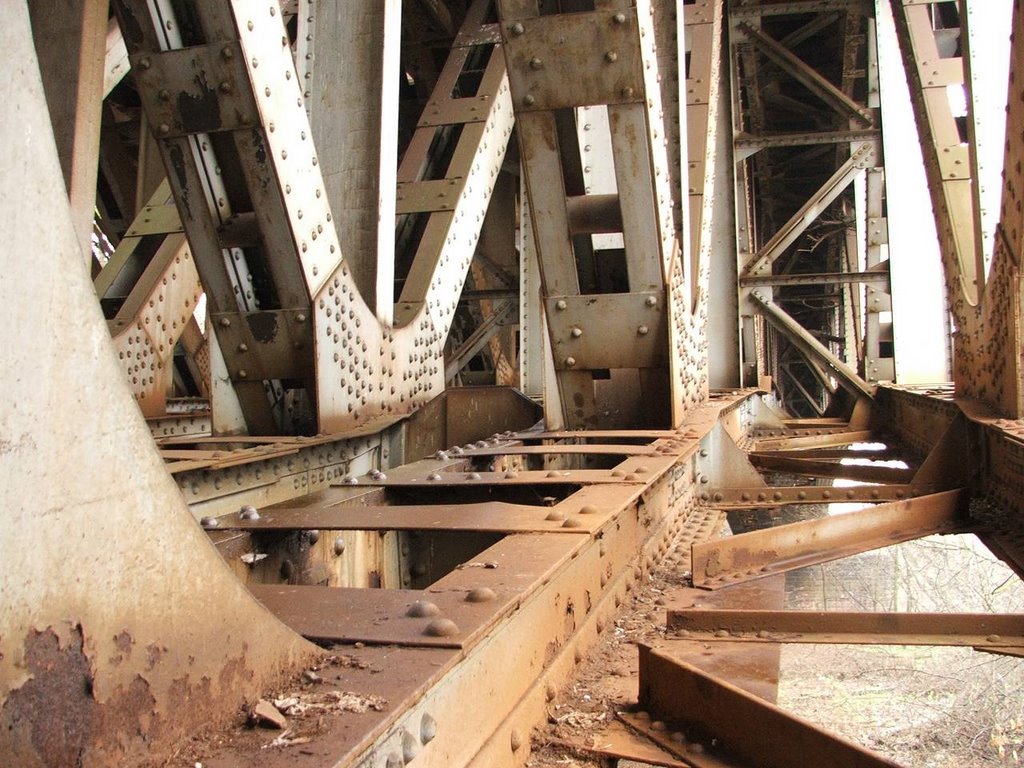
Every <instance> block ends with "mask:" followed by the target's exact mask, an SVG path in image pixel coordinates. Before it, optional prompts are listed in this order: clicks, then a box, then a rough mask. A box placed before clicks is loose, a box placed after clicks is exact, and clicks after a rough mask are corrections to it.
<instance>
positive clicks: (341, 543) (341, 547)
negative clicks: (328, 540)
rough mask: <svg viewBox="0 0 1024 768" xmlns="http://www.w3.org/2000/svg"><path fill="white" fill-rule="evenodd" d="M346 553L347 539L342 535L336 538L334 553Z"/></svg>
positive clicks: (339, 554) (337, 554)
mask: <svg viewBox="0 0 1024 768" xmlns="http://www.w3.org/2000/svg"><path fill="white" fill-rule="evenodd" d="M344 553H345V539H343V538H342V537H341V536H339V537H338V538H336V539H335V540H334V555H335V556H336V557H341V555H343V554H344Z"/></svg>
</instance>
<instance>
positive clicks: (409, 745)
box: [402, 731, 420, 764]
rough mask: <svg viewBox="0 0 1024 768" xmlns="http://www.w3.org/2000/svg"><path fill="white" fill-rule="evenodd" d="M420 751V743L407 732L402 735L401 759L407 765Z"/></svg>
mask: <svg viewBox="0 0 1024 768" xmlns="http://www.w3.org/2000/svg"><path fill="white" fill-rule="evenodd" d="M419 751H420V743H419V741H418V740H417V739H416V737H415V736H413V735H412V733H410V732H409V731H404V732H403V733H402V759H403V760H404V761H405V762H406V763H407V764H408V763H411V762H412V761H413V759H414V758H415V757H416V755H417V753H419Z"/></svg>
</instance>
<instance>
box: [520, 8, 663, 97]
mask: <svg viewBox="0 0 1024 768" xmlns="http://www.w3.org/2000/svg"><path fill="white" fill-rule="evenodd" d="M616 17H619V18H622V19H623V20H622V21H621V22H618V21H616ZM519 30H522V31H521V32H520V31H519ZM501 34H502V38H503V40H504V49H505V57H506V60H507V61H508V79H509V85H510V86H511V88H512V98H513V104H514V105H515V109H516V111H540V110H552V109H563V108H566V107H584V106H588V105H591V104H626V103H630V102H642V101H643V100H644V80H643V70H642V68H641V67H642V61H641V59H640V33H639V31H638V25H637V19H636V9H635V8H629V9H622V10H621V11H620V10H616V11H614V12H613V11H594V12H584V13H566V14H558V15H554V16H539V17H534V18H528V19H521V20H518V21H507V22H506V23H503V24H502V30H501ZM581 71H583V72H585V73H586V76H585V77H581V76H580V72H581Z"/></svg>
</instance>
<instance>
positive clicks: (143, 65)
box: [139, 57, 153, 69]
mask: <svg viewBox="0 0 1024 768" xmlns="http://www.w3.org/2000/svg"><path fill="white" fill-rule="evenodd" d="M151 66H153V62H152V61H150V60H149V58H148V57H143V58H141V59H139V69H149V68H150V67H151Z"/></svg>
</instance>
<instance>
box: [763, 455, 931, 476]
mask: <svg viewBox="0 0 1024 768" xmlns="http://www.w3.org/2000/svg"><path fill="white" fill-rule="evenodd" d="M750 463H751V464H753V465H754V466H755V467H757V468H758V469H760V470H763V471H768V472H789V473H792V474H794V475H806V476H808V477H841V478H846V479H848V480H859V481H860V482H863V483H906V482H909V481H910V479H911V478H912V477H913V476H914V472H913V470H910V469H901V468H898V467H881V466H874V465H868V464H840V463H838V462H835V461H815V460H814V459H795V458H790V457H789V456H766V455H764V454H758V453H752V454H751V455H750Z"/></svg>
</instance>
